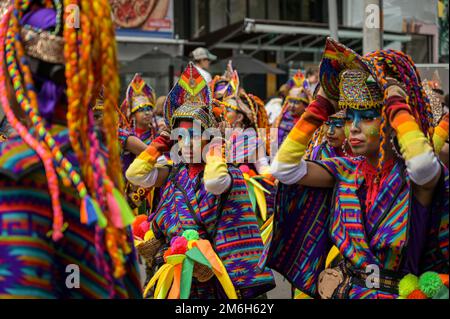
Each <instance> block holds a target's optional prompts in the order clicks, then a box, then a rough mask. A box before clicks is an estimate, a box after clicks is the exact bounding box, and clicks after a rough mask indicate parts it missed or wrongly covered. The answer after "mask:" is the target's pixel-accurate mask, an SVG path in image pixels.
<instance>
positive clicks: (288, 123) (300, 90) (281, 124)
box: [273, 70, 311, 145]
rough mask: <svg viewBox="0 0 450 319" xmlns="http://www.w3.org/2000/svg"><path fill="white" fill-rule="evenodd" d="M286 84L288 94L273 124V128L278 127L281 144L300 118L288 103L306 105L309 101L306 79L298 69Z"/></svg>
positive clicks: (279, 143) (279, 142)
mask: <svg viewBox="0 0 450 319" xmlns="http://www.w3.org/2000/svg"><path fill="white" fill-rule="evenodd" d="M286 85H287V87H288V90H289V94H288V96H287V97H286V99H285V100H284V103H283V108H282V110H281V114H280V115H279V116H278V118H277V120H276V121H275V123H274V125H273V126H274V127H275V128H278V145H281V143H282V142H283V141H284V139H285V138H286V136H287V135H288V134H289V132H290V131H291V130H292V128H293V127H294V125H295V124H296V123H297V121H298V120H299V119H300V116H299V115H296V114H293V113H292V112H291V111H290V110H289V103H290V102H293V103H304V104H305V105H308V104H309V102H311V97H310V94H309V89H308V81H306V79H305V76H304V75H303V73H302V72H301V71H300V70H299V71H298V72H297V73H296V74H295V75H294V76H293V77H292V79H290V80H289V81H288V82H287V83H286Z"/></svg>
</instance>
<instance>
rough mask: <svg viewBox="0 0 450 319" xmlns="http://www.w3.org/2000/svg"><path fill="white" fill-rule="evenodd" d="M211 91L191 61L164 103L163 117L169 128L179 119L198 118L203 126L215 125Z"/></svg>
mask: <svg viewBox="0 0 450 319" xmlns="http://www.w3.org/2000/svg"><path fill="white" fill-rule="evenodd" d="M211 102H212V101H211V92H210V90H209V87H208V85H207V83H206V81H205V79H204V78H203V77H202V76H201V74H200V72H199V71H198V70H197V68H196V67H195V66H194V64H193V63H192V62H190V63H189V65H188V66H187V67H186V69H185V70H184V71H183V73H182V74H181V76H180V79H179V80H178V82H177V83H176V84H175V86H174V87H173V88H172V90H171V91H170V92H169V94H168V96H167V98H166V102H165V103H164V117H165V120H166V123H167V124H168V125H170V127H171V128H173V127H174V125H175V122H176V121H177V120H180V119H188V120H198V121H200V122H201V124H202V127H203V128H209V127H213V126H217V124H216V121H215V120H214V117H213V115H212V114H213V113H212V105H211Z"/></svg>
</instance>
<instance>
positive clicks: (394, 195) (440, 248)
mask: <svg viewBox="0 0 450 319" xmlns="http://www.w3.org/2000/svg"><path fill="white" fill-rule="evenodd" d="M320 77H321V89H320V91H319V92H318V95H317V97H316V99H315V100H314V101H313V102H312V103H311V104H310V105H309V106H308V108H307V110H306V112H305V113H304V115H303V116H302V117H301V119H300V120H299V122H298V123H297V124H296V125H295V127H294V129H293V130H292V131H291V132H290V133H289V135H288V137H287V139H286V140H285V142H284V143H283V145H282V146H281V148H280V150H279V152H278V154H277V155H276V157H275V160H274V162H273V163H272V170H273V174H274V176H275V177H277V178H278V179H279V180H280V182H281V183H284V184H289V185H291V184H296V183H298V184H300V185H304V186H307V187H315V188H334V196H333V199H332V202H329V203H318V206H317V205H316V206H314V205H313V206H310V207H303V208H302V209H299V210H297V211H296V213H295V214H291V215H286V214H282V213H280V214H278V212H276V213H275V219H274V221H275V223H274V226H273V227H274V233H273V239H272V243H271V247H270V249H269V252H268V259H267V260H268V262H267V265H268V266H269V267H271V268H273V269H275V270H278V271H279V272H281V273H282V274H283V275H284V276H285V277H286V278H288V279H289V280H290V281H291V282H292V283H293V285H294V286H295V287H297V288H299V289H300V290H302V291H303V292H305V293H307V294H308V295H310V296H312V297H317V296H320V297H321V298H350V299H361V298H374V299H378V298H380V299H381V298H397V297H398V296H399V293H400V290H402V289H403V288H404V287H403V286H399V283H400V280H401V279H402V278H403V276H405V275H407V274H414V275H416V276H419V275H421V274H422V273H424V272H427V271H434V272H438V273H442V274H447V275H448V271H449V260H448V241H449V238H448V194H449V188H448V171H447V169H446V168H445V167H444V166H443V165H442V164H441V163H440V162H439V160H438V158H437V156H436V155H435V153H434V151H433V146H432V142H431V141H432V137H433V132H432V131H433V130H432V125H431V120H432V115H431V112H430V106H429V102H428V99H427V98H426V95H425V93H424V91H423V89H422V87H421V81H420V77H419V75H418V73H417V71H416V69H415V67H414V63H413V62H412V61H411V59H410V58H409V57H408V56H407V55H405V54H404V53H402V52H399V51H393V50H387V51H385V50H381V51H376V52H374V53H371V54H368V55H367V56H364V57H361V56H359V55H358V54H356V53H355V52H353V51H352V50H350V49H348V48H346V47H345V46H343V45H341V44H339V43H337V42H336V41H334V40H332V39H328V40H327V44H326V48H325V52H324V56H323V59H322V63H321V70H320ZM404 83H407V84H408V85H407V86H406V85H404ZM337 106H339V108H340V109H346V125H345V130H346V137H347V139H348V140H349V143H350V146H351V149H352V152H353V154H354V155H355V156H357V157H355V158H348V157H335V158H330V159H327V160H320V161H308V162H306V161H305V160H304V159H303V157H304V154H305V149H306V146H307V144H308V142H309V140H310V139H311V137H312V135H313V133H314V131H315V130H316V129H317V128H318V127H319V126H320V125H321V124H322V123H323V122H324V121H325V120H326V119H327V118H328V116H329V115H330V114H333V113H335V112H336V108H337ZM332 244H334V245H335V246H336V247H337V248H338V249H339V251H340V253H341V255H342V256H343V261H342V262H341V263H339V265H338V266H337V267H334V268H329V269H324V268H325V267H324V266H325V258H326V254H327V253H328V251H329V248H330V245H332ZM373 269H375V270H376V271H377V273H378V274H379V276H377V280H376V284H375V283H374V284H373V285H369V284H370V283H371V282H370V278H371V277H370V274H371V273H372V272H373ZM366 279H367V281H366ZM367 282H369V284H367Z"/></svg>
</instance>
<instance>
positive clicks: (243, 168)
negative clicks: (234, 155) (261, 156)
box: [239, 165, 250, 174]
mask: <svg viewBox="0 0 450 319" xmlns="http://www.w3.org/2000/svg"><path fill="white" fill-rule="evenodd" d="M239 169H240V170H241V172H242V173H246V174H248V172H250V167H248V166H247V165H241V166H239Z"/></svg>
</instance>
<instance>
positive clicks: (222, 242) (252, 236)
mask: <svg viewBox="0 0 450 319" xmlns="http://www.w3.org/2000/svg"><path fill="white" fill-rule="evenodd" d="M228 171H229V174H230V176H231V177H232V185H231V187H230V190H229V191H227V192H226V193H224V194H222V195H219V196H217V195H214V194H212V193H209V192H207V191H206V189H205V187H204V184H203V176H202V174H201V173H199V174H197V175H196V176H195V177H194V178H191V177H189V174H188V168H187V167H186V165H184V164H178V165H176V166H174V167H172V171H171V173H170V175H169V178H168V180H167V183H166V185H165V186H164V187H163V188H162V189H161V194H160V198H161V199H160V202H159V206H158V207H157V208H156V210H155V213H154V214H152V215H151V216H150V222H151V225H152V230H153V232H154V233H155V236H156V237H157V238H164V240H165V242H166V243H170V240H171V239H172V238H173V237H175V236H181V234H182V233H183V231H185V230H188V229H193V230H196V231H198V232H199V234H200V237H201V238H203V239H208V240H209V241H210V242H211V244H212V246H213V248H214V250H215V251H216V253H217V255H218V256H219V257H220V259H221V260H222V262H223V264H224V266H225V268H226V270H227V272H228V274H229V276H230V279H231V281H232V282H233V285H234V287H235V288H236V291H238V292H239V293H240V295H241V296H242V298H254V297H256V296H259V295H261V294H263V293H265V292H267V291H269V290H271V289H273V287H274V286H275V283H274V278H273V275H272V272H271V271H270V270H269V269H264V270H263V271H259V269H258V268H257V267H256V265H257V263H258V260H259V258H260V256H261V253H262V250H263V243H262V240H261V235H260V232H259V227H258V224H257V221H256V217H255V213H254V212H253V211H252V209H251V203H250V200H249V197H248V193H247V189H246V186H245V181H244V179H243V176H242V173H241V172H240V171H239V169H237V168H235V167H233V166H231V165H230V166H229V167H228ZM189 206H190V207H189ZM221 289H222V288H221V287H220V285H218V282H217V281H216V278H215V277H213V278H212V279H211V280H209V281H207V282H205V283H200V282H198V281H197V280H196V279H195V278H194V279H193V282H192V288H191V294H190V298H191V299H196V298H197V299H198V298H200V299H208V298H223V297H224V296H223V291H221Z"/></svg>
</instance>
